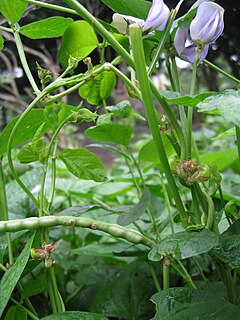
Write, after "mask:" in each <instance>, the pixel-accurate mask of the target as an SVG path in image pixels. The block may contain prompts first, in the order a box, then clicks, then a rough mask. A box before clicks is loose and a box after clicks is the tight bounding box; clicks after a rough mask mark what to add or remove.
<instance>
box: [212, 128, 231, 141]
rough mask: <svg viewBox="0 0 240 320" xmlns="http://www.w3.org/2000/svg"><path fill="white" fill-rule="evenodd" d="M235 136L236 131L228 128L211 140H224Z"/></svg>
mask: <svg viewBox="0 0 240 320" xmlns="http://www.w3.org/2000/svg"><path fill="white" fill-rule="evenodd" d="M235 134H236V129H235V128H230V129H228V130H226V131H224V132H221V133H220V134H218V135H217V136H215V137H214V138H212V140H217V139H224V138H226V137H230V136H234V135H235Z"/></svg>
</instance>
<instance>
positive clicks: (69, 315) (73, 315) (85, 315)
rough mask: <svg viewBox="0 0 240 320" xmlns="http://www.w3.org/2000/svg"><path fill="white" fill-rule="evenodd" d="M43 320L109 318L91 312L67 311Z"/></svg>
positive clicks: (93, 319) (42, 319)
mask: <svg viewBox="0 0 240 320" xmlns="http://www.w3.org/2000/svg"><path fill="white" fill-rule="evenodd" d="M41 320H108V319H107V318H105V317H103V316H101V315H99V314H96V313H91V312H81V311H66V312H62V313H58V314H52V315H50V316H47V317H44V318H41Z"/></svg>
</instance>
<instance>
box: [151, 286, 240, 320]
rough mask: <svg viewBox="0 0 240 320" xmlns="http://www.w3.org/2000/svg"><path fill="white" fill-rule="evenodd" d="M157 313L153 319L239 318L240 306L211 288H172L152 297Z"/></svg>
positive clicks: (220, 319) (206, 319) (202, 319)
mask: <svg viewBox="0 0 240 320" xmlns="http://www.w3.org/2000/svg"><path fill="white" fill-rule="evenodd" d="M151 300H152V302H153V303H155V304H156V310H157V313H156V315H155V317H154V318H153V319H152V320H185V319H186V320H188V319H189V320H190V319H191V320H199V319H201V320H216V319H218V320H238V319H239V313H240V308H239V307H238V306H236V305H234V304H231V303H229V302H228V301H226V300H225V299H224V298H223V297H219V296H218V295H216V294H215V293H214V292H211V291H210V290H209V291H208V290H193V289H190V288H170V289H168V290H164V291H161V292H158V293H156V294H155V295H154V296H152V298H151Z"/></svg>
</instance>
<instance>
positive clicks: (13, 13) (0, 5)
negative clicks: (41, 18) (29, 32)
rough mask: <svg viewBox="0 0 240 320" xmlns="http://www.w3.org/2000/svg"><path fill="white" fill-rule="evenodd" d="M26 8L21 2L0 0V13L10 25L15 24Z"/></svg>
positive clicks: (19, 0) (18, 0) (25, 4)
mask: <svg viewBox="0 0 240 320" xmlns="http://www.w3.org/2000/svg"><path fill="white" fill-rule="evenodd" d="M26 7H27V3H26V2H23V1H21V0H1V2H0V12H1V13H2V15H3V16H4V17H5V18H6V19H7V20H8V22H9V23H10V24H11V25H14V24H15V23H17V22H18V21H19V20H20V19H21V17H22V15H23V13H24V11H25V8H26Z"/></svg>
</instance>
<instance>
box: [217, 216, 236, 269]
mask: <svg viewBox="0 0 240 320" xmlns="http://www.w3.org/2000/svg"><path fill="white" fill-rule="evenodd" d="M239 250H240V219H238V220H237V221H236V222H234V223H233V224H232V225H231V226H230V227H229V228H228V229H227V230H226V231H225V232H223V233H222V234H221V235H220V237H219V244H218V245H217V246H216V247H214V248H213V250H212V252H213V253H214V255H216V256H217V257H218V258H219V259H220V260H222V261H223V262H225V263H227V264H228V265H229V266H230V267H231V268H239V267H240V256H239Z"/></svg>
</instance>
